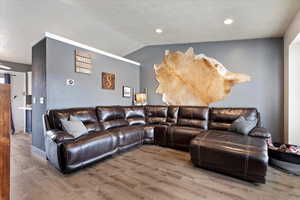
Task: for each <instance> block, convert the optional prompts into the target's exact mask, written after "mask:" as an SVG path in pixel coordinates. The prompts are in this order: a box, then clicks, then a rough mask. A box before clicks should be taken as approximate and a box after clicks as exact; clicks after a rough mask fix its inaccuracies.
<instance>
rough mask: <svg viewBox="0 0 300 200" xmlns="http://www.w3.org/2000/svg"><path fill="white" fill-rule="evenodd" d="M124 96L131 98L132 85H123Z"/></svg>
mask: <svg viewBox="0 0 300 200" xmlns="http://www.w3.org/2000/svg"><path fill="white" fill-rule="evenodd" d="M123 97H126V98H131V87H127V86H123Z"/></svg>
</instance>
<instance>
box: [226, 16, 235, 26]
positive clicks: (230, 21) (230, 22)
mask: <svg viewBox="0 0 300 200" xmlns="http://www.w3.org/2000/svg"><path fill="white" fill-rule="evenodd" d="M233 22H234V21H233V19H230V18H228V19H225V20H224V24H226V25H230V24H232V23H233Z"/></svg>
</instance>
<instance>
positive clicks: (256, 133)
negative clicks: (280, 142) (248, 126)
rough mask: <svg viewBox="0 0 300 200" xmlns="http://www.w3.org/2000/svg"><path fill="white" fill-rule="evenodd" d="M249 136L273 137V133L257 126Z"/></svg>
mask: <svg viewBox="0 0 300 200" xmlns="http://www.w3.org/2000/svg"><path fill="white" fill-rule="evenodd" d="M249 136H252V137H260V138H266V139H267V138H271V133H269V131H268V130H267V129H265V128H263V127H256V128H254V129H253V130H252V131H251V132H250V133H249Z"/></svg>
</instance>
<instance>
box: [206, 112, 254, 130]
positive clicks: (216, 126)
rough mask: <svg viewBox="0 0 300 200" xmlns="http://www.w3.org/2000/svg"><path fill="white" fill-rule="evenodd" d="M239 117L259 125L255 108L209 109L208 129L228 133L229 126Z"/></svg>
mask: <svg viewBox="0 0 300 200" xmlns="http://www.w3.org/2000/svg"><path fill="white" fill-rule="evenodd" d="M240 116H247V118H248V119H250V120H255V119H256V120H257V121H258V123H259V118H258V113H257V110H256V108H211V110H210V116H209V117H210V122H209V129H212V130H225V131H228V130H229V128H230V126H231V124H232V123H233V122H234V121H235V120H236V119H237V118H239V117H240Z"/></svg>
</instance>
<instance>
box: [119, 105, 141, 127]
mask: <svg viewBox="0 0 300 200" xmlns="http://www.w3.org/2000/svg"><path fill="white" fill-rule="evenodd" d="M122 108H123V110H124V113H125V119H126V120H127V122H128V124H129V125H130V126H131V125H144V124H146V120H145V109H144V107H143V106H128V107H122Z"/></svg>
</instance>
